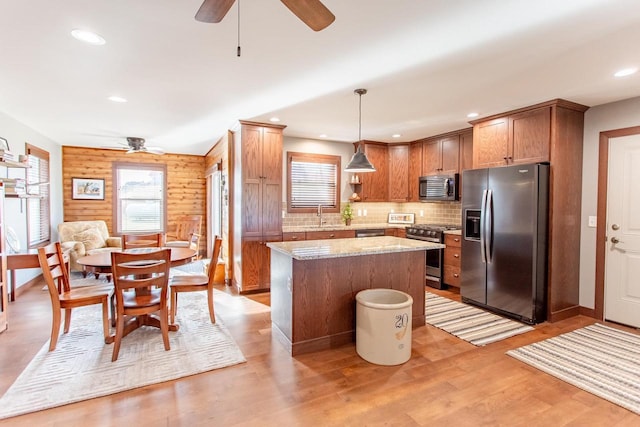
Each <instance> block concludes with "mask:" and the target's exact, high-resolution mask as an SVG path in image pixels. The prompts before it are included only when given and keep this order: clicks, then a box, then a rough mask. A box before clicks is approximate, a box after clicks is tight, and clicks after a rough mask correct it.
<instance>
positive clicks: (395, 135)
mask: <svg viewBox="0 0 640 427" xmlns="http://www.w3.org/2000/svg"><path fill="white" fill-rule="evenodd" d="M401 136H402V135H400V134H399V133H394V134H393V135H391V138H400V137H401Z"/></svg>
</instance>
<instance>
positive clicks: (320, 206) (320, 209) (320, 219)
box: [317, 205, 325, 227]
mask: <svg viewBox="0 0 640 427" xmlns="http://www.w3.org/2000/svg"><path fill="white" fill-rule="evenodd" d="M317 215H318V217H319V222H318V227H322V224H324V223H325V220H323V219H322V205H318V213H317Z"/></svg>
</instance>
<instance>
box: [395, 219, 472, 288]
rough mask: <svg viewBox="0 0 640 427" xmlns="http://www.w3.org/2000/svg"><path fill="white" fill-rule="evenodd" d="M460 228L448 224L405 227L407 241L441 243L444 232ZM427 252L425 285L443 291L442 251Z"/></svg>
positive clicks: (444, 286)
mask: <svg viewBox="0 0 640 427" xmlns="http://www.w3.org/2000/svg"><path fill="white" fill-rule="evenodd" d="M459 229H460V226H457V225H448V224H414V225H412V226H410V227H407V239H415V240H424V241H426V242H434V243H443V242H444V232H445V231H447V230H459ZM426 252H427V276H426V278H425V285H427V286H431V287H432V288H436V289H444V288H446V285H445V284H443V283H442V261H443V259H444V249H438V250H430V251H426Z"/></svg>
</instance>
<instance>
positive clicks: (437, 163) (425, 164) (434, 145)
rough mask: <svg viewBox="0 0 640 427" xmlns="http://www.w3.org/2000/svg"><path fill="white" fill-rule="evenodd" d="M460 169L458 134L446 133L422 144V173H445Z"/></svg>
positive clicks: (424, 174) (425, 174)
mask: <svg viewBox="0 0 640 427" xmlns="http://www.w3.org/2000/svg"><path fill="white" fill-rule="evenodd" d="M459 171H460V136H459V135H457V134H456V135H448V136H442V137H434V138H429V139H427V140H425V141H424V142H423V144H422V175H423V176H427V175H446V174H454V173H458V172H459Z"/></svg>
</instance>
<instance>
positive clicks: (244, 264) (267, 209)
mask: <svg viewBox="0 0 640 427" xmlns="http://www.w3.org/2000/svg"><path fill="white" fill-rule="evenodd" d="M283 128H284V127H283V126H269V125H263V124H260V123H255V122H241V126H240V133H239V146H237V147H236V148H235V152H236V153H237V157H235V159H236V160H235V161H234V169H235V170H239V171H241V173H240V176H241V182H240V183H239V184H240V185H238V187H237V191H238V193H237V195H235V196H234V207H235V209H239V210H240V215H239V216H237V215H234V221H233V223H234V224H238V225H241V226H240V227H238V228H239V229H236V228H234V229H233V232H232V235H233V241H232V247H233V252H234V257H233V259H234V283H235V284H236V286H237V287H238V290H239V291H240V292H242V293H244V292H251V291H257V290H268V289H269V283H270V280H271V277H270V270H269V259H270V251H269V248H268V247H267V246H266V244H265V243H266V242H268V241H280V240H282V214H281V211H282V164H283V154H282V144H283V140H282V130H283Z"/></svg>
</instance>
